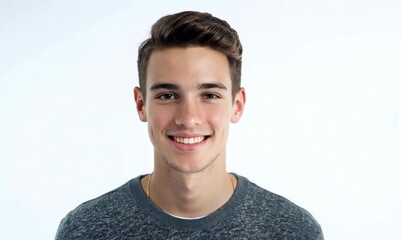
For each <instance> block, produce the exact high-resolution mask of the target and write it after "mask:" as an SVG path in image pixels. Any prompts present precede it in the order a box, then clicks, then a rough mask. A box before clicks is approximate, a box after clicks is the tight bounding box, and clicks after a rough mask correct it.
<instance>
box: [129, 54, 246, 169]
mask: <svg viewBox="0 0 401 240" xmlns="http://www.w3.org/2000/svg"><path fill="white" fill-rule="evenodd" d="M146 86H147V87H146V101H144V99H143V98H142V95H141V93H140V90H139V89H138V88H136V89H135V100H136V103H137V110H138V113H139V116H140V119H141V120H142V121H144V122H148V132H149V137H150V139H151V141H152V143H153V146H154V156H155V164H162V163H163V164H164V165H165V166H168V168H170V169H173V170H175V171H178V172H183V173H195V172H200V171H202V170H204V169H206V168H207V167H209V166H211V165H213V163H214V162H220V163H221V164H223V165H224V164H225V152H226V142H227V137H228V131H229V124H230V122H237V121H239V119H240V117H241V114H242V111H243V107H244V104H245V91H244V90H243V89H241V90H240V91H239V92H238V94H237V95H236V96H235V99H234V101H233V99H232V95H231V78H230V69H229V64H228V61H227V58H226V56H225V55H224V54H222V53H220V52H218V51H215V50H212V49H210V48H205V47H189V48H167V49H163V50H156V51H154V52H153V53H152V54H151V56H150V59H149V63H148V69H147V82H146ZM224 166H225V165H224Z"/></svg>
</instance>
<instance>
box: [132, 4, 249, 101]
mask: <svg viewBox="0 0 401 240" xmlns="http://www.w3.org/2000/svg"><path fill="white" fill-rule="evenodd" d="M196 46H199V47H209V48H211V49H213V50H216V51H219V52H221V53H223V54H224V55H225V56H226V57H227V60H228V63H229V67H230V75H231V83H232V89H231V90H232V98H233V99H234V96H235V94H236V93H237V92H238V91H239V90H240V87H241V63H242V60H241V57H242V45H241V42H240V40H239V37H238V34H237V32H236V31H235V30H234V29H232V28H231V27H230V25H229V24H228V23H227V22H226V21H224V20H221V19H219V18H216V17H214V16H212V15H211V14H209V13H200V12H191V11H186V12H180V13H176V14H173V15H167V16H165V17H162V18H161V19H159V20H158V21H157V22H156V23H155V24H154V25H153V26H152V29H151V36H150V38H149V39H147V40H145V41H144V42H143V43H142V44H141V46H140V47H139V51H138V74H139V86H140V89H141V93H142V95H143V98H144V99H146V78H147V68H148V63H149V58H150V55H151V54H152V53H153V52H154V51H155V50H161V49H165V48H171V47H181V48H187V47H196Z"/></svg>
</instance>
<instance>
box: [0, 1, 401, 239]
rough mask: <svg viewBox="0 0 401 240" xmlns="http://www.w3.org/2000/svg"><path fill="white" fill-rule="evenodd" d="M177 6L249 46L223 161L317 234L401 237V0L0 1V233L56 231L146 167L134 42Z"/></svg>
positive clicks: (23, 235) (38, 235) (22, 235)
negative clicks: (227, 28) (244, 98)
mask: <svg viewBox="0 0 401 240" xmlns="http://www.w3.org/2000/svg"><path fill="white" fill-rule="evenodd" d="M144 2H147V3H144ZM181 10H198V11H208V12H211V13H213V14H214V15H216V16H218V17H220V18H223V19H225V20H227V21H228V22H229V23H230V24H231V25H232V26H233V27H234V28H235V29H236V30H237V31H238V33H239V34H240V37H241V40H242V43H243V45H244V56H243V85H244V87H245V88H246V89H247V94H248V102H247V105H246V111H245V115H244V117H243V119H242V120H241V121H240V122H239V123H238V124H235V125H232V127H231V138H230V141H229V147H228V148H229V153H228V166H229V170H230V171H234V172H237V173H238V174H241V175H244V176H246V177H247V178H248V179H250V180H251V181H254V182H256V183H257V184H258V185H260V186H262V187H264V188H266V189H269V190H271V191H273V192H276V193H278V194H280V195H283V196H285V197H287V198H289V199H290V200H292V201H293V202H295V203H297V204H298V205H300V206H302V207H304V208H306V209H307V210H308V211H310V212H311V213H312V214H313V215H314V216H315V218H316V219H317V220H318V221H319V222H320V224H321V225H322V228H323V230H324V234H325V237H326V239H341V240H347V239H349V240H355V239H364V240H367V239H372V240H373V239H386V240H392V239H394V240H395V239H401V228H400V226H401V187H400V182H401V176H400V175H401V174H400V173H401V163H400V161H401V150H400V149H401V25H400V24H401V3H400V2H399V1H396V0H394V1H386V0H384V1H383V0H371V1H369V0H367V1H366V0H365V1H362V0H360V1H357V0H341V1H339V0H337V1H318V0H310V1H297V0H293V1H279V0H276V1H211V0H210V1H202V2H201V1H199V2H194V1H137V2H135V1H122V0H120V1H94V0H93V1H44V0H43V1H11V0H1V1H0V34H1V37H0V161H1V162H0V188H1V191H0V208H1V209H0V239H53V238H54V235H55V232H56V229H57V226H58V224H59V221H60V220H61V218H62V217H64V216H65V215H66V214H67V213H68V211H70V210H71V209H73V208H74V207H76V206H77V205H78V204H80V203H82V202H83V201H85V200H88V199H91V198H94V197H96V196H99V195H101V194H103V193H105V192H107V191H109V190H111V189H114V188H116V187H118V186H120V185H122V184H123V183H125V182H126V181H128V180H129V179H131V178H133V177H136V176H137V175H139V174H144V173H148V172H150V171H151V169H152V146H151V144H150V141H149V140H148V137H147V131H146V124H144V123H142V122H140V121H139V120H138V118H137V114H136V112H135V107H134V102H133V94H132V89H133V87H134V86H135V85H137V72H136V57H137V52H136V51H137V47H138V46H139V44H140V42H141V41H143V40H144V39H145V38H146V37H147V36H148V33H149V30H150V26H151V25H152V24H153V23H154V22H155V21H156V20H157V19H158V18H159V17H161V16H164V15H166V14H169V13H174V12H177V11H181Z"/></svg>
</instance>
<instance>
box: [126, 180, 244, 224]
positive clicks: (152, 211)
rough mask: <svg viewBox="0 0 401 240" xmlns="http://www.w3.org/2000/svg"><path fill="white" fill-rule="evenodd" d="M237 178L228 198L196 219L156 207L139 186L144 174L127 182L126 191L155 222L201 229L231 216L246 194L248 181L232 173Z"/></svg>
mask: <svg viewBox="0 0 401 240" xmlns="http://www.w3.org/2000/svg"><path fill="white" fill-rule="evenodd" d="M232 174H233V175H234V176H235V177H236V178H237V187H236V188H235V191H234V193H233V195H232V196H231V197H230V199H229V200H228V201H227V202H226V203H225V204H224V205H223V206H221V207H220V208H219V209H217V210H216V211H214V212H212V213H211V214H209V215H207V216H205V217H202V218H197V219H183V218H178V217H175V216H172V215H170V214H168V213H166V212H164V211H163V210H161V209H160V208H159V207H157V206H156V205H155V204H154V203H153V202H152V201H151V200H150V199H149V198H148V197H147V196H146V193H145V191H144V190H143V188H142V186H141V179H142V178H143V177H144V176H146V175H140V176H138V177H136V178H134V179H132V180H131V181H129V182H128V187H129V189H128V191H129V192H130V193H131V195H132V199H133V200H134V202H135V204H136V205H137V208H138V209H139V210H140V211H142V212H143V213H144V214H145V215H147V216H149V217H150V218H153V219H154V220H156V221H157V222H159V223H161V224H163V225H167V226H169V227H172V228H178V229H183V230H185V229H186V230H189V229H190V230H195V229H203V228H207V227H208V226H211V225H215V224H216V222H219V221H221V220H224V221H227V219H228V218H231V217H233V215H234V213H235V209H236V207H237V206H238V205H240V204H241V202H242V201H243V199H244V198H245V195H246V189H247V187H248V183H249V181H248V180H247V179H246V178H245V177H242V176H240V175H237V174H235V173H232Z"/></svg>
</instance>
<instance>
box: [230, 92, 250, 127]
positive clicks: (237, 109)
mask: <svg viewBox="0 0 401 240" xmlns="http://www.w3.org/2000/svg"><path fill="white" fill-rule="evenodd" d="M245 102H246V93H245V89H244V88H240V90H239V91H238V93H237V95H236V96H235V100H234V104H233V111H232V113H231V119H230V120H231V122H232V123H236V122H238V121H239V120H240V119H241V116H242V113H243V112H244V107H245Z"/></svg>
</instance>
